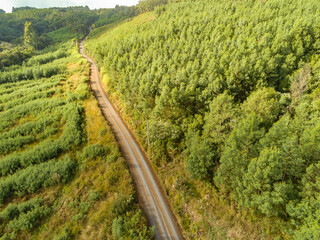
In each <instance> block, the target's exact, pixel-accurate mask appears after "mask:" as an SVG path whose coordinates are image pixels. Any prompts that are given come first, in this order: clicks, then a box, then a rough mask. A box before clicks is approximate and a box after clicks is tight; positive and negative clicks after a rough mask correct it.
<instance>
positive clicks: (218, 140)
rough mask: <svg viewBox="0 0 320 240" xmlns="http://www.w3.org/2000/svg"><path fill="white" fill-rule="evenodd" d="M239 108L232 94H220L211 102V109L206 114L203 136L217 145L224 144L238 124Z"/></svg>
mask: <svg viewBox="0 0 320 240" xmlns="http://www.w3.org/2000/svg"><path fill="white" fill-rule="evenodd" d="M239 114H240V113H239V110H238V109H237V106H236V105H235V103H234V99H233V97H232V96H230V95H228V94H227V93H226V92H225V93H223V94H220V95H218V96H217V97H216V98H214V99H213V101H212V102H211V103H210V111H209V112H208V113H207V114H206V115H205V125H204V127H203V129H204V133H203V136H205V137H206V138H209V139H210V141H212V142H213V143H215V144H216V145H217V146H219V147H221V146H223V144H224V142H225V140H226V138H227V137H228V136H229V134H230V133H231V131H232V129H233V128H234V127H235V126H236V124H237V118H238V115H239Z"/></svg>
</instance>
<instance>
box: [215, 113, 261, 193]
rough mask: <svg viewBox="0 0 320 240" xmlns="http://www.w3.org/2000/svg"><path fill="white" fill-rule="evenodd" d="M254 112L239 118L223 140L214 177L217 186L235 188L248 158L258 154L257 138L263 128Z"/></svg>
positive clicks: (247, 162)
mask: <svg viewBox="0 0 320 240" xmlns="http://www.w3.org/2000/svg"><path fill="white" fill-rule="evenodd" d="M260 124H261V123H260V121H259V120H258V119H257V117H256V115H255V114H254V113H251V114H250V115H248V116H247V117H246V118H244V119H243V120H241V121H240V122H239V124H238V126H237V127H236V128H235V129H234V130H233V131H232V132H231V134H230V136H229V137H228V139H227V140H226V142H225V146H224V151H223V153H222V155H221V159H220V166H219V169H218V171H217V176H216V177H215V182H216V184H217V185H218V186H220V187H221V188H223V189H225V190H226V191H231V190H236V189H237V188H238V187H239V184H240V183H241V182H242V179H243V175H244V173H245V171H246V170H247V168H248V165H249V163H250V160H251V159H252V158H254V157H257V156H258V154H259V151H258V149H259V140H260V139H261V138H262V137H263V136H264V134H265V130H264V128H262V127H261V125H260Z"/></svg>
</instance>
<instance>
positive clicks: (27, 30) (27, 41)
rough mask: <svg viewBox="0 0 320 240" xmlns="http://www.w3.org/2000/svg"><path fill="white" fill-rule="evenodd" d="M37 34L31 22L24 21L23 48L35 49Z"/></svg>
mask: <svg viewBox="0 0 320 240" xmlns="http://www.w3.org/2000/svg"><path fill="white" fill-rule="evenodd" d="M37 43H38V39H37V33H36V31H35V29H34V27H33V25H32V23H31V22H28V21H26V23H25V24H24V47H25V48H37V45H38V44H37Z"/></svg>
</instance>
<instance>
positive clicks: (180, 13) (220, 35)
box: [87, 0, 320, 239]
mask: <svg viewBox="0 0 320 240" xmlns="http://www.w3.org/2000/svg"><path fill="white" fill-rule="evenodd" d="M154 2H156V3H157V4H156V5H159V4H161V6H155V5H153V3H154ZM164 3H167V1H151V0H149V1H145V2H143V3H140V7H141V9H142V10H141V12H145V11H149V10H152V9H154V11H153V12H152V13H146V14H143V15H140V16H139V17H137V18H135V19H133V21H131V22H124V23H123V24H120V25H117V26H113V27H112V28H111V29H107V30H106V31H104V33H101V32H99V29H97V30H94V31H93V32H92V34H91V35H90V36H89V41H88V44H87V48H88V49H89V51H90V52H91V54H92V55H93V56H94V57H95V59H96V60H97V62H98V64H99V66H100V68H101V71H102V74H103V79H104V82H105V84H106V89H107V91H108V92H109V94H110V96H111V97H112V98H113V99H114V100H115V101H118V106H119V108H124V110H125V111H124V113H123V114H124V115H123V117H124V118H125V119H129V120H131V121H130V124H131V126H132V127H133V128H135V130H136V131H135V132H136V134H137V136H140V137H139V138H140V140H141V141H142V142H143V143H144V144H145V147H146V148H147V152H148V155H149V157H150V158H151V159H152V161H153V164H154V166H155V168H156V170H157V172H158V173H159V174H160V176H161V177H162V179H163V182H164V184H165V188H166V191H167V193H168V195H169V198H170V199H171V201H172V204H173V207H174V208H175V212H176V214H177V215H178V218H179V221H180V223H181V225H182V227H183V229H184V234H185V236H186V238H187V239H211V238H213V239H227V238H231V239H260V238H261V239H273V238H276V239H292V238H294V239H319V238H320V230H319V229H320V224H319V221H320V214H319V206H320V178H319V173H320V162H319V160H320V86H319V82H320V5H319V2H318V1H317V0H309V1H302V0H291V1H285V0H269V1H252V0H245V1H238V0H237V1H231V0H230V1H229V0H228V1H222V0H215V1H209V0H198V1H191V0H185V1H172V2H170V3H169V4H167V5H162V4H164ZM142 4H143V5H142ZM148 4H149V5H148ZM144 9H145V11H144ZM148 141H150V144H148ZM226 205H227V206H229V207H226ZM217 206H218V207H217ZM219 206H222V207H221V209H226V211H225V212H222V210H219V209H218V208H219ZM219 211H220V212H219ZM231 215H232V216H231ZM228 216H231V217H229V218H228ZM239 222H240V223H239Z"/></svg>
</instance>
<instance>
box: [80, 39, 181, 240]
mask: <svg viewBox="0 0 320 240" xmlns="http://www.w3.org/2000/svg"><path fill="white" fill-rule="evenodd" d="M80 53H81V55H82V56H83V57H85V58H86V59H87V60H88V61H89V63H90V66H91V75H90V82H91V88H92V90H93V91H94V93H95V95H96V98H97V100H98V102H99V105H100V108H101V110H102V112H103V114H104V116H105V117H106V119H107V120H108V122H109V124H110V125H111V128H112V130H113V132H114V134H115V136H116V139H117V141H118V143H119V145H120V147H121V150H122V152H123V154H124V156H125V159H126V161H127V162H128V166H129V169H130V172H131V174H132V176H133V179H134V182H135V185H136V190H137V193H138V196H139V201H140V204H141V206H142V208H143V210H144V212H145V214H146V216H147V218H148V221H149V223H150V224H151V225H152V226H155V238H156V239H159V240H160V239H161V240H162V239H165V240H167V239H173V240H179V239H183V237H182V234H181V231H180V228H179V226H178V224H177V221H176V218H175V216H174V215H173V214H172V211H171V209H170V207H169V204H168V201H167V197H166V196H165V194H164V191H163V190H162V188H161V186H160V184H159V180H158V179H157V176H156V174H155V172H154V171H153V169H152V167H151V164H150V163H149V161H148V159H147V158H146V156H145V154H144V153H143V151H142V150H141V147H140V146H139V144H138V143H137V141H135V139H134V137H133V136H132V135H131V134H130V131H129V130H128V128H127V127H126V125H125V124H124V122H123V121H122V119H121V118H120V117H119V116H118V114H117V112H116V111H115V109H114V107H113V105H112V104H111V103H110V101H109V100H108V98H107V96H106V94H105V91H104V90H103V87H102V84H101V81H100V77H99V71H98V68H97V66H96V64H95V62H94V61H93V60H92V59H91V58H90V57H89V56H87V55H86V54H85V53H84V41H82V42H81V43H80Z"/></svg>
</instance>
